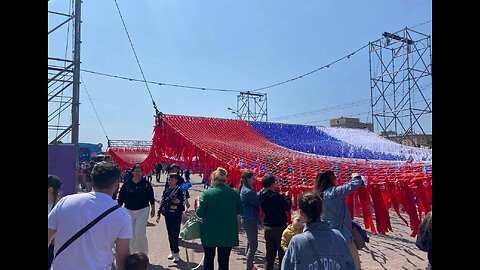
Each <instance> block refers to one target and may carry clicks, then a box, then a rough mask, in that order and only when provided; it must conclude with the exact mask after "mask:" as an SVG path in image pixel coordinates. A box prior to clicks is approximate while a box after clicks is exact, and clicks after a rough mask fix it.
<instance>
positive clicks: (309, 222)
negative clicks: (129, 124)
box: [48, 162, 432, 270]
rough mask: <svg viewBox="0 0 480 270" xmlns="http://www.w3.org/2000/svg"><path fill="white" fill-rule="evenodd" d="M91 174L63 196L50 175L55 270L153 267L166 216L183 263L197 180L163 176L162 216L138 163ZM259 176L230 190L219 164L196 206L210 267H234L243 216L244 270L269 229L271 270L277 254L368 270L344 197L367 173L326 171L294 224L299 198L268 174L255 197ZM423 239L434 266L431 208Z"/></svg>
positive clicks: (173, 249)
mask: <svg viewBox="0 0 480 270" xmlns="http://www.w3.org/2000/svg"><path fill="white" fill-rule="evenodd" d="M89 166H90V164H89ZM162 168H164V166H162V165H161V164H160V165H159V166H157V167H156V168H155V169H154V170H155V172H157V169H158V170H159V174H161V172H162V171H161V169H162ZM89 169H90V172H89V173H88V171H84V172H85V173H86V174H87V173H88V174H89V177H90V178H91V183H92V190H91V191H90V192H86V193H81V194H75V195H69V196H65V197H63V198H61V199H60V200H58V197H59V191H60V189H61V186H62V182H61V180H60V179H59V178H58V177H57V176H55V175H50V174H49V176H48V194H49V195H48V249H49V269H50V265H52V268H51V269H73V270H75V269H110V266H111V264H112V263H113V262H114V261H115V263H116V269H118V270H125V269H126V270H128V269H135V270H137V269H142V270H143V269H146V267H147V265H148V264H149V259H148V240H147V236H146V227H147V220H148V217H149V216H150V217H151V218H153V217H154V216H155V213H157V219H156V221H157V223H158V222H159V221H160V219H161V217H162V216H163V217H164V222H165V225H166V228H167V234H168V243H169V249H170V253H169V254H168V256H167V257H168V259H170V260H172V261H173V262H178V261H180V260H181V258H180V254H179V234H180V228H181V220H182V215H183V212H184V211H185V210H186V209H188V208H190V203H189V198H190V194H189V192H188V188H185V183H186V182H188V181H189V178H190V174H188V176H187V174H186V173H185V174H184V175H185V178H186V179H184V178H183V177H182V175H181V171H182V170H180V167H179V166H178V165H176V164H172V165H171V166H169V168H168V173H167V172H166V171H164V172H165V173H167V178H166V180H165V188H164V190H163V194H162V198H161V200H160V201H157V202H159V204H160V206H159V208H158V212H156V211H155V203H156V201H155V198H154V191H153V187H152V184H151V181H149V180H148V178H147V176H146V175H145V173H144V172H143V168H142V165H141V164H140V163H136V164H134V165H133V167H132V168H131V171H130V172H126V173H125V175H127V174H128V176H127V177H124V178H123V179H122V177H121V172H120V169H119V167H118V166H117V165H115V164H114V163H112V162H99V163H96V164H91V167H90V168H89ZM82 171H83V170H82ZM187 171H188V170H186V172H187ZM188 172H189V171H188ZM121 179H122V180H121ZM157 179H159V178H157ZM256 179H257V178H256V176H255V173H254V172H253V171H251V170H244V171H243V172H242V174H241V179H240V186H239V187H237V188H234V187H231V186H229V185H227V183H228V182H229V181H228V177H227V171H226V170H225V169H223V168H221V167H219V168H217V169H216V170H214V171H213V172H212V173H211V174H210V177H209V187H208V188H206V189H205V190H204V191H203V193H202V195H201V197H200V198H199V200H198V206H197V207H196V209H195V213H196V215H197V216H198V217H199V218H201V225H200V235H201V244H202V246H203V250H204V263H203V267H204V268H203V269H205V270H213V269H214V260H215V256H216V255H217V262H218V269H220V270H226V269H229V258H230V253H231V250H232V248H233V247H236V246H239V228H238V224H239V223H238V221H239V220H240V224H241V227H242V228H243V230H244V231H245V233H246V236H247V243H246V247H245V256H246V266H245V267H246V270H255V269H257V267H256V266H255V253H256V251H257V248H258V232H259V229H260V228H261V227H260V226H261V225H262V224H263V230H264V240H265V249H266V254H265V258H264V261H265V262H264V264H265V265H264V267H265V269H266V270H273V269H274V265H275V260H276V259H277V258H278V262H279V267H278V269H282V270H290V269H352V270H353V269H355V270H359V269H361V262H360V258H359V254H358V249H357V247H356V245H355V243H354V241H353V236H352V217H351V216H350V212H349V210H348V207H347V205H346V203H345V197H346V196H348V195H349V194H351V193H352V192H354V191H355V190H357V189H358V188H360V187H361V186H362V185H368V182H367V181H366V179H365V178H364V177H362V176H360V175H358V174H352V179H351V181H349V182H347V183H345V184H343V185H338V186H337V179H336V176H335V174H334V172H332V171H329V170H327V171H323V172H320V173H318V175H317V176H316V179H315V183H314V188H313V191H311V192H304V193H303V194H300V195H299V196H298V199H297V201H298V205H297V206H298V210H297V211H295V212H293V213H292V216H291V223H290V224H288V220H289V218H288V214H289V213H290V212H291V208H292V200H291V195H290V194H289V193H288V192H286V193H283V192H279V191H278V190H279V189H278V188H277V186H276V185H277V177H276V176H275V175H274V174H265V175H264V176H263V177H262V179H261V185H262V189H261V190H260V191H259V192H258V193H257V192H256V191H255V189H254V183H255V182H256ZM122 181H123V184H122V186H121V188H120V183H121V182H122ZM157 181H159V180H157ZM117 197H118V198H117ZM420 235H421V236H420ZM420 235H419V240H417V246H418V247H419V248H420V249H422V250H425V251H427V252H428V259H429V263H430V267H431V249H432V245H431V212H430V214H429V215H428V216H427V218H426V219H425V221H424V222H423V223H422V225H421V226H420ZM72 236H73V237H72ZM53 238H55V239H53ZM54 242H55V243H56V244H55V245H53V243H54ZM112 248H114V249H115V254H114V253H113V250H112ZM60 253H62V254H60ZM81 258H85V259H81ZM115 258H116V259H115ZM52 261H53V263H52Z"/></svg>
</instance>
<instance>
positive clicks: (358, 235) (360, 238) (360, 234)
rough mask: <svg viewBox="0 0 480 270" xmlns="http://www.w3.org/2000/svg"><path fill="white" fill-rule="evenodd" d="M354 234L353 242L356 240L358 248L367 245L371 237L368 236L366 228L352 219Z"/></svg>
mask: <svg viewBox="0 0 480 270" xmlns="http://www.w3.org/2000/svg"><path fill="white" fill-rule="evenodd" d="M352 236H353V242H355V246H357V249H362V248H364V247H366V246H367V244H365V243H368V242H369V241H370V238H368V235H367V233H366V232H365V230H364V229H362V228H361V227H360V225H358V224H357V223H356V222H354V221H352Z"/></svg>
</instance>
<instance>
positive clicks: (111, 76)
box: [82, 0, 368, 95]
mask: <svg viewBox="0 0 480 270" xmlns="http://www.w3.org/2000/svg"><path fill="white" fill-rule="evenodd" d="M115 1H116V0H115ZM366 47H368V44H367V45H364V46H363V47H361V48H359V49H357V50H355V51H353V52H352V53H349V54H347V55H345V56H343V57H341V58H338V59H337V60H335V61H333V62H331V63H329V64H326V65H324V66H321V67H319V68H317V69H314V70H312V71H309V72H307V73H304V74H301V75H298V76H296V77H294V78H291V79H288V80H285V81H282V82H279V83H275V84H272V85H268V86H264V87H260V88H255V89H253V90H244V89H225V88H212V87H201V86H191V85H181V84H175V83H165V82H156V81H146V80H140V79H135V78H129V77H125V76H119V75H114V74H108V73H104V72H99V71H92V70H86V69H82V71H84V72H88V73H92V74H96V75H102V76H106V77H110V78H116V79H123V80H128V81H135V82H145V84H147V83H150V84H156V85H160V86H171V87H177V88H188V89H195V90H202V91H219V92H235V93H240V92H259V91H261V90H264V89H269V88H273V87H277V86H279V85H282V84H286V83H289V82H292V81H295V80H299V79H302V78H303V77H305V76H308V75H311V74H313V73H315V72H318V71H320V70H322V69H325V68H329V67H330V66H332V65H334V64H336V63H337V62H340V61H342V60H344V59H349V58H350V57H351V56H353V55H355V53H357V52H359V51H361V50H362V49H364V48H366ZM142 74H143V73H142ZM149 92H150V90H149ZM150 95H151V94H150Z"/></svg>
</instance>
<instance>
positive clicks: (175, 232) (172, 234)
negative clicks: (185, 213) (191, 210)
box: [165, 212, 182, 253]
mask: <svg viewBox="0 0 480 270" xmlns="http://www.w3.org/2000/svg"><path fill="white" fill-rule="evenodd" d="M181 223H182V213H181V212H180V213H168V212H167V213H166V214H165V225H167V232H168V242H169V243H170V250H171V251H172V252H173V253H178V252H180V249H179V248H178V236H179V235H180V225H181Z"/></svg>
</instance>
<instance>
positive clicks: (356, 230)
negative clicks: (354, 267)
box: [323, 204, 370, 249]
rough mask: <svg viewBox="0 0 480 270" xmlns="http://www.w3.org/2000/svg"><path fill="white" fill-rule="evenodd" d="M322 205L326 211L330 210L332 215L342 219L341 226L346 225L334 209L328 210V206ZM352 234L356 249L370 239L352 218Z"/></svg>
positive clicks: (362, 246) (364, 245) (363, 245)
mask: <svg viewBox="0 0 480 270" xmlns="http://www.w3.org/2000/svg"><path fill="white" fill-rule="evenodd" d="M323 206H324V207H325V208H326V209H328V211H330V212H332V213H333V215H334V216H336V217H337V218H339V219H341V220H342V223H343V224H342V226H343V225H345V226H347V224H346V223H345V221H344V220H343V218H341V217H340V216H339V215H337V213H335V212H334V211H332V210H330V208H328V207H327V206H326V205H325V204H324V205H323ZM352 236H353V242H354V243H355V246H356V247H357V249H362V248H364V247H366V246H367V244H365V243H368V242H369V241H370V238H369V237H368V235H367V232H366V231H365V230H364V229H362V227H360V225H358V224H357V223H356V222H355V221H353V220H352Z"/></svg>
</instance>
